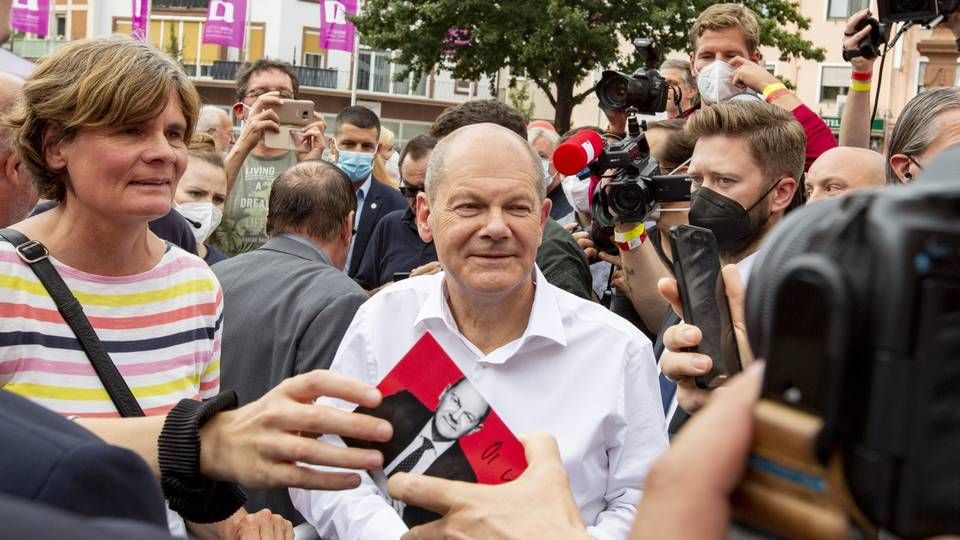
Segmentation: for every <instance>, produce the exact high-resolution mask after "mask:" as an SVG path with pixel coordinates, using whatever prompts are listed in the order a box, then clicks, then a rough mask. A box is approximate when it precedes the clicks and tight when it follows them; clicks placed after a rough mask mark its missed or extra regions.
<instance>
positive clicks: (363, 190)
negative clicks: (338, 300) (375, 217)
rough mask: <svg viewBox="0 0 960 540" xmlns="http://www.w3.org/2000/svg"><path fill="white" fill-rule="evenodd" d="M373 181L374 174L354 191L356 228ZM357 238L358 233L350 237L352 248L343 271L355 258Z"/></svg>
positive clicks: (354, 224) (348, 252) (354, 225)
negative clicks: (354, 246) (354, 248)
mask: <svg viewBox="0 0 960 540" xmlns="http://www.w3.org/2000/svg"><path fill="white" fill-rule="evenodd" d="M371 182H373V175H372V174H371V175H370V176H368V177H367V179H366V180H365V181H364V182H363V184H361V185H360V188H359V189H357V191H356V192H355V193H354V195H355V196H356V197H357V209H356V211H355V212H354V214H353V228H354V230H356V228H357V226H358V225H359V224H360V214H362V213H363V201H364V200H366V198H367V193H369V192H370V183H371ZM354 239H356V235H354V236H351V237H350V249H349V251H347V263H346V264H345V265H344V266H343V271H344V272H346V271H347V269H348V268H350V259H352V258H353V241H354Z"/></svg>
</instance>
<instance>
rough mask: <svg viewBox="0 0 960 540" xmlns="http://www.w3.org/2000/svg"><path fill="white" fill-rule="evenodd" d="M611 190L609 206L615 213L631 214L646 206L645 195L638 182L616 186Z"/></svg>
mask: <svg viewBox="0 0 960 540" xmlns="http://www.w3.org/2000/svg"><path fill="white" fill-rule="evenodd" d="M617 187H619V189H612V190H611V193H610V195H611V197H610V200H611V203H612V204H611V206H612V208H613V210H614V212H616V213H617V215H632V214H636V213H638V212H640V211H642V210H643V209H644V208H646V197H644V196H643V190H642V189H640V185H639V184H627V185H624V186H617Z"/></svg>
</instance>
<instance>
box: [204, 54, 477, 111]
mask: <svg viewBox="0 0 960 540" xmlns="http://www.w3.org/2000/svg"><path fill="white" fill-rule="evenodd" d="M241 65H242V63H241V62H231V61H227V60H216V61H214V63H213V66H211V68H210V71H209V73H210V77H212V78H213V79H214V80H218V81H233V80H235V79H236V76H237V70H238V69H240V66H241ZM293 69H294V71H295V72H296V74H297V79H298V80H299V81H300V86H311V87H314V88H330V89H334V90H348V91H349V90H350V75H351V73H350V71H349V70H346V69H341V70H337V69H323V68H312V67H306V66H294V68H293ZM361 80H362V79H361ZM371 85H372V86H371ZM431 86H432V92H431ZM472 87H473V83H471V84H470V85H469V86H466V85H464V84H463V83H457V82H455V81H451V80H434V81H433V83H432V84H431V83H430V82H429V81H424V82H422V83H421V84H420V85H418V86H412V85H411V84H410V81H409V80H406V81H394V80H392V79H390V78H389V77H386V76H383V77H380V76H374V78H373V81H372V83H371V82H370V81H369V80H368V81H367V83H366V84H361V85H360V87H359V88H358V90H359V91H360V92H363V93H372V94H382V95H389V96H402V97H413V98H417V97H419V98H424V99H436V100H441V101H453V102H458V101H461V102H462V101H468V100H471V99H483V98H489V97H492V96H491V94H490V88H489V87H488V85H486V84H479V85H477V88H476V90H475V93H473V94H472V95H471V93H470V89H472Z"/></svg>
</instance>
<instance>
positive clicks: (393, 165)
mask: <svg viewBox="0 0 960 540" xmlns="http://www.w3.org/2000/svg"><path fill="white" fill-rule="evenodd" d="M386 166H387V172H388V173H390V175H391V176H393V177H394V178H400V154H398V153H396V152H394V153H392V154H390V159H388V160H387V161H386Z"/></svg>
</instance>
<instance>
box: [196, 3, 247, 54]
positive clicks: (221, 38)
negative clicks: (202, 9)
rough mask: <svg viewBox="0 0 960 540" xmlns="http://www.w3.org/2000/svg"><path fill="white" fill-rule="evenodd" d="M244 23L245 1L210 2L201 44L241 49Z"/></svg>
mask: <svg viewBox="0 0 960 540" xmlns="http://www.w3.org/2000/svg"><path fill="white" fill-rule="evenodd" d="M246 22H247V0H210V7H209V9H208V10H207V22H206V24H205V25H204V27H203V42H204V43H212V44H214V45H224V46H227V47H236V48H238V49H241V48H243V30H244V26H245V25H246Z"/></svg>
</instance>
